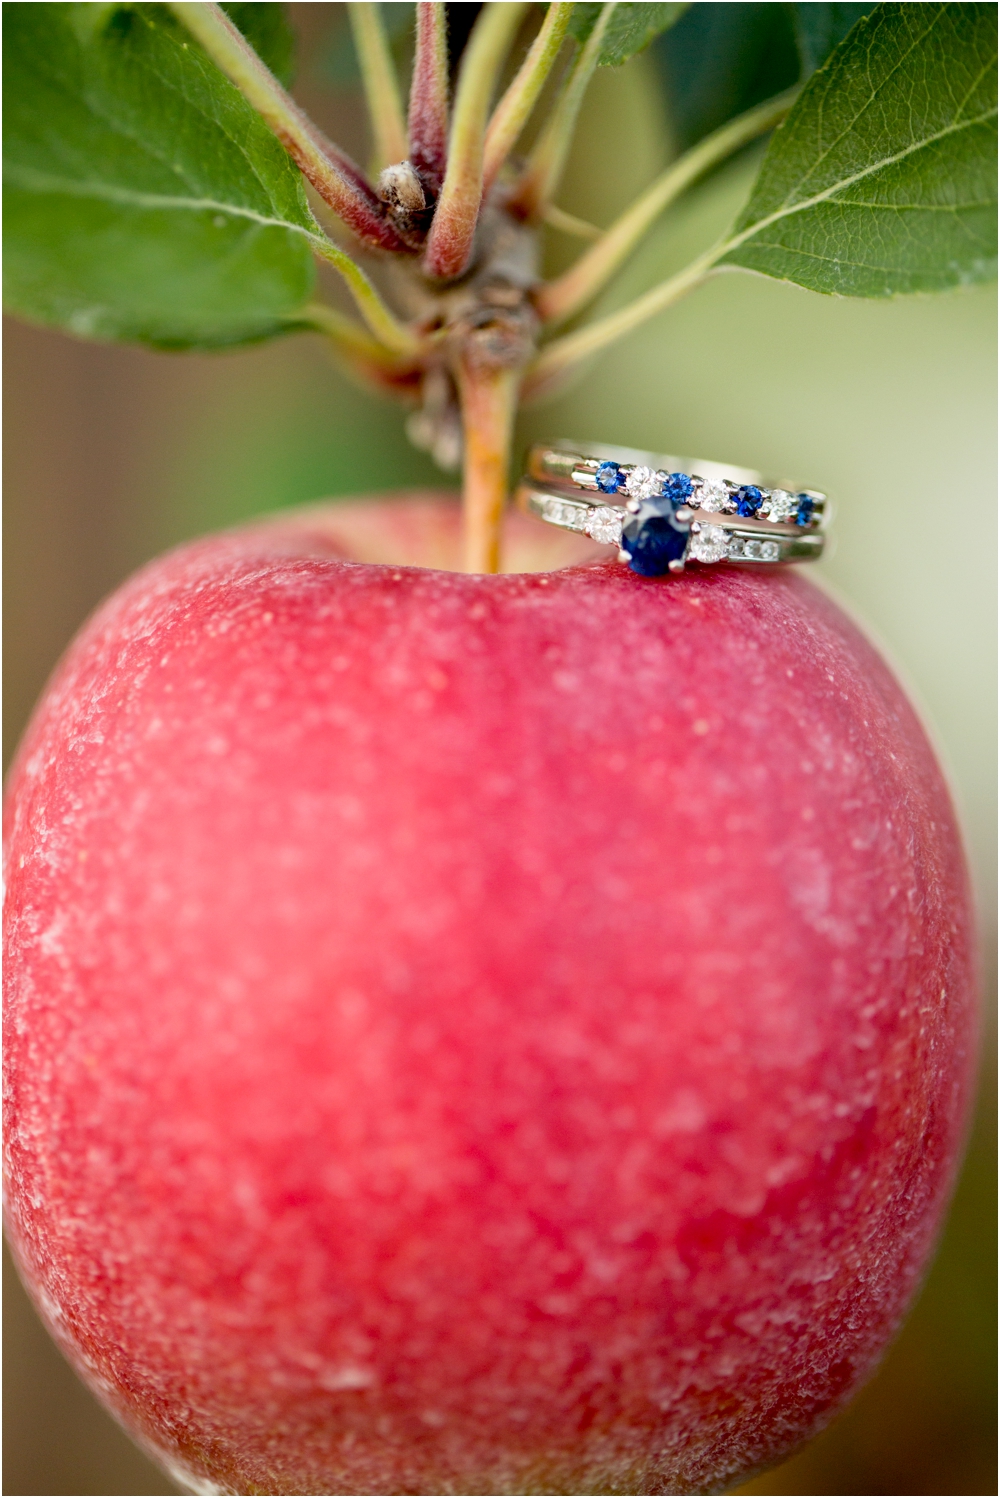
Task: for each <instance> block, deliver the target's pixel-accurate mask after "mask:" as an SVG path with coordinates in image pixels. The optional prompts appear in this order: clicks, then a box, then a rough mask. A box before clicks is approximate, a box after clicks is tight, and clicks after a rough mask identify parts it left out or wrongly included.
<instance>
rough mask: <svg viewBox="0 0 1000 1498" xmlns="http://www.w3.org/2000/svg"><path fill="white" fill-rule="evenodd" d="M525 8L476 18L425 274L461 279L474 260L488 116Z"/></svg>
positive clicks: (489, 9)
mask: <svg viewBox="0 0 1000 1498" xmlns="http://www.w3.org/2000/svg"><path fill="white" fill-rule="evenodd" d="M527 8H528V7H527V5H525V4H521V3H520V0H518V3H513V4H497V3H493V4H490V5H487V6H486V7H485V8H484V9H483V10H482V11H481V12H480V14H479V17H478V19H477V20H476V24H475V26H474V27H473V29H472V35H471V37H470V38H469V41H468V44H467V46H466V49H465V54H464V56H463V58H462V66H461V70H460V72H459V77H458V88H457V90H456V93H455V110H454V114H453V117H452V122H451V134H450V136H449V138H448V170H447V172H446V173H445V179H444V185H443V187H442V188H441V196H440V198H439V199H438V206H437V212H436V213H435V215H434V222H433V223H432V225H431V231H430V234H429V235H428V237H427V256H426V260H425V265H426V268H427V273H428V275H431V276H436V277H438V278H440V279H441V280H450V279H453V278H454V277H456V276H460V275H461V274H462V272H463V271H464V270H465V269H466V267H467V265H468V263H469V260H470V258H471V256H472V245H473V240H474V238H475V233H476V224H477V223H478V220H479V208H480V204H481V203H482V198H483V146H484V135H485V131H486V112H487V110H488V109H489V107H490V100H491V99H492V97H493V90H494V88H495V87H496V81H497V76H498V74H499V72H500V69H501V67H502V66H503V61H504V58H505V57H506V55H507V49H508V47H509V46H510V44H511V41H512V40H513V38H514V35H515V33H516V31H517V28H518V26H520V24H521V20H522V17H523V15H524V12H525V11H526V10H527Z"/></svg>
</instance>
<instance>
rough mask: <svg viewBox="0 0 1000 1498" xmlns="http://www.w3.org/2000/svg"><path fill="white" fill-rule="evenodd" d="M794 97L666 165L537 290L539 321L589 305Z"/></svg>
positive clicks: (778, 100) (560, 318)
mask: <svg viewBox="0 0 1000 1498" xmlns="http://www.w3.org/2000/svg"><path fill="white" fill-rule="evenodd" d="M798 93H799V89H798V86H796V87H795V88H791V89H788V90H787V92H785V93H783V94H778V95H776V97H775V98H773V99H767V100H765V102H764V103H763V104H758V105H757V106H756V107H755V108H754V109H748V110H747V111H746V113H745V114H741V115H740V116H739V117H738V118H737V119H735V120H730V121H729V122H728V123H727V124H725V125H723V126H722V127H721V128H720V129H718V130H715V131H713V132H712V134H711V135H708V136H706V137H705V139H704V140H702V141H699V143H698V144H697V145H696V146H693V147H692V149H691V150H690V151H687V152H685V154H684V155H683V156H681V157H680V158H679V160H677V161H675V162H674V163H673V164H672V165H671V166H668V167H667V169H666V171H665V172H663V173H662V174H661V175H660V176H659V177H658V178H657V179H656V181H655V182H653V183H652V184H651V186H650V187H648V188H647V189H646V191H645V192H644V193H642V195H641V196H640V197H639V198H637V199H636V201H635V202H634V203H633V204H632V206H631V208H628V209H626V211H625V212H624V213H623V214H622V215H621V217H620V218H619V219H618V220H617V221H616V222H615V223H614V224H612V225H611V228H610V229H608V230H607V231H606V232H605V233H604V234H603V235H602V236H601V238H600V239H599V240H598V241H597V243H596V244H595V245H594V246H593V247H592V248H591V249H589V250H587V251H586V253H585V254H584V255H582V256H581V257H580V259H579V260H578V261H577V262H576V264H575V265H573V266H571V267H570V269H569V270H568V271H566V272H565V274H563V275H561V276H559V277H558V279H557V280H555V281H550V282H549V283H548V284H547V285H545V286H542V287H541V288H540V289H539V291H538V293H537V296H536V298H535V306H536V308H537V311H538V315H539V316H540V317H541V319H542V321H543V322H548V323H558V322H565V321H566V319H567V318H569V317H572V316H573V315H574V313H576V312H579V311H580V309H581V308H582V307H585V306H586V304H587V303H588V302H590V301H592V300H593V298H594V297H595V296H596V295H597V294H598V292H599V291H601V290H602V289H603V288H604V287H605V286H606V285H607V283H608V281H610V279H611V277H612V276H613V275H614V273H615V271H616V270H617V269H618V267H619V266H620V265H621V264H622V262H623V261H624V260H625V259H627V257H628V256H629V255H630V254H631V253H632V251H633V250H634V249H635V247H636V245H637V244H638V242H639V240H640V239H641V238H642V236H643V235H644V234H645V233H646V231H647V230H648V229H649V228H650V226H651V225H652V224H653V223H654V221H655V220H656V219H657V218H658V217H659V215H660V214H661V213H662V212H663V210H664V209H665V208H666V207H667V206H668V204H670V203H672V202H674V201H675V199H676V198H678V197H680V195H681V193H682V192H685V191H686V189H687V188H688V187H690V186H691V184H692V183H693V182H695V181H696V180H697V179H698V178H699V177H700V176H702V175H703V174H704V173H705V172H706V171H708V170H709V169H710V168H711V167H713V166H715V165H717V164H718V163H719V162H720V161H724V160H725V159H726V157H727V156H731V155H732V154H733V153H734V152H735V151H738V150H740V149H741V147H743V146H745V145H747V144H748V143H749V142H750V141H752V140H754V139H756V137H757V136H758V135H763V134H764V133H765V132H766V131H768V130H773V128H774V126H775V125H777V124H778V123H779V121H781V120H782V119H784V117H785V115H786V114H787V113H788V111H789V110H790V109H791V107H792V105H793V104H794V102H795V99H796V98H797V96H798Z"/></svg>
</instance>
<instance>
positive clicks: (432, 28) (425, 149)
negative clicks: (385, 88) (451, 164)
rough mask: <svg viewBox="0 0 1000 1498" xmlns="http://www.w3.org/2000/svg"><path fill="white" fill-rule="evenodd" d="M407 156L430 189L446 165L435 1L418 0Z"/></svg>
mask: <svg viewBox="0 0 1000 1498" xmlns="http://www.w3.org/2000/svg"><path fill="white" fill-rule="evenodd" d="M409 131H410V149H409V159H410V161H411V162H412V163H413V165H414V167H415V168H416V170H417V171H418V172H419V174H420V176H421V177H422V178H423V180H424V181H425V182H426V183H427V185H428V187H430V189H431V191H432V192H435V193H437V192H440V190H441V183H442V182H443V181H444V174H445V170H446V168H447V165H448V37H447V33H446V30H445V9H444V5H443V4H441V3H439V0H418V4H417V50H416V56H415V57H414V60H413V80H412V82H411V84H410V115H409Z"/></svg>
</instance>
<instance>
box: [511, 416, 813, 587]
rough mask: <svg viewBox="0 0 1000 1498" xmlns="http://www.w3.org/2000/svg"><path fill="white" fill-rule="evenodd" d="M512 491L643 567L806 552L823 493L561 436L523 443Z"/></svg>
mask: <svg viewBox="0 0 1000 1498" xmlns="http://www.w3.org/2000/svg"><path fill="white" fill-rule="evenodd" d="M654 465H655V466H654ZM618 495H621V496H622V497H623V501H624V502H623V503H618V504H615V503H610V502H609V501H610V500H611V499H612V497H613V496H615V497H617V496H618ZM516 497H517V500H518V502H519V503H520V505H521V506H522V508H523V509H525V510H527V511H528V513H529V514H533V515H536V516H537V517H538V518H539V519H540V520H544V521H546V523H547V524H549V525H556V526H559V527H561V528H562V529H563V530H570V531H578V532H582V533H583V534H584V535H587V536H590V537H591V539H592V540H594V541H598V542H601V543H603V544H605V545H610V546H617V547H618V548H619V550H618V556H619V560H620V561H623V562H627V563H628V565H629V566H630V567H631V568H632V570H633V571H634V572H638V573H640V574H642V575H643V576H644V577H659V576H661V575H662V574H664V573H666V572H682V571H683V570H684V564H685V563H686V562H689V561H693V562H701V563H705V564H710V563H716V562H737V563H753V564H759V563H764V564H765V565H767V564H771V565H773V564H775V563H778V562H806V561H815V560H816V559H817V558H818V557H820V556H821V555H822V553H823V546H824V537H823V532H822V527H823V525H824V523H825V522H826V520H827V518H828V514H829V507H828V503H827V498H826V495H825V494H821V493H820V492H819V491H818V490H814V489H804V490H798V491H793V490H790V489H784V488H781V487H776V488H768V487H767V486H766V485H765V484H764V483H763V480H762V479H761V476H760V474H758V473H756V472H754V471H753V470H752V469H746V468H732V467H730V466H728V465H723V464H719V463H711V462H705V461H700V460H699V461H695V460H690V459H685V458H675V457H668V456H666V455H664V454H659V453H643V452H635V451H633V450H632V449H630V448H609V447H604V446H596V445H589V446H588V447H587V449H586V450H585V451H584V450H583V449H582V446H581V445H580V444H576V443H570V442H566V443H559V444H557V445H555V446H545V445H540V446H537V447H533V448H532V449H531V452H530V454H529V456H528V475H527V476H526V477H525V479H523V480H522V482H521V485H520V487H519V489H518V491H517V496H516ZM709 517H711V518H709Z"/></svg>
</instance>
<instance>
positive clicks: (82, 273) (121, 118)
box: [4, 4, 319, 348]
mask: <svg viewBox="0 0 1000 1498" xmlns="http://www.w3.org/2000/svg"><path fill="white" fill-rule="evenodd" d="M4 20H5V23H6V24H5V26H4V76H5V82H6V90H5V98H4V114H5V129H4V153H5V161H4V179H5V181H4V200H5V203H4V206H5V215H6V224H5V230H6V234H5V250H6V254H5V257H4V281H5V286H4V296H5V302H6V304H7V306H8V307H9V308H10V310H11V311H13V312H17V313H20V314H21V315H23V316H25V317H28V318H31V319H33V320H35V321H38V322H43V323H49V324H52V325H54V326H57V327H62V328H65V329H67V330H69V331H70V332H73V333H76V334H78V335H80V336H82V337H89V338H99V339H114V338H117V339H123V340H127V341H132V342H141V343H150V344H155V345H158V346H161V347H168V348H185V347H202V348H210V347H219V346H223V345H227V344H234V343H243V342H248V341H250V340H254V339H260V338H266V337H269V336H272V335H274V334H276V333H279V332H283V331H285V330H286V329H287V328H288V326H289V324H290V319H294V316H295V313H296V311H297V310H298V309H299V308H301V307H302V305H303V304H304V303H305V302H306V301H308V299H309V297H310V294H311V291H312V286H313V280H314V273H315V272H314V265H313V260H312V254H311V249H310V242H311V241H312V242H315V241H316V239H317V238H318V234H319V230H318V226H317V225H316V223H315V220H314V219H313V217H312V214H311V213H310V211H309V208H308V205H307V203H306V199H305V194H304V190H303V186H302V179H301V177H300V175H299V173H298V171H297V170H296V168H295V167H294V166H293V165H292V163H291V162H290V160H289V158H288V156H287V155H286V153H285V151H284V150H283V149H282V147H281V146H280V145H279V144H278V142H277V141H276V140H275V138H274V137H273V136H272V135H271V133H270V131H269V130H268V129H267V127H266V126H265V125H264V124H263V122H262V121H261V120H260V119H259V117H258V116H257V114H256V113H255V112H254V110H253V109H251V107H250V105H249V104H247V103H246V101H245V100H244V99H243V97H242V95H241V94H240V93H239V92H238V91H237V90H236V89H235V88H234V87H233V86H232V84H230V83H229V82H228V80H227V79H226V78H224V77H223V75H222V74H221V73H220V72H219V70H218V68H217V67H216V66H215V64H214V63H212V62H210V60H209V59H208V58H207V57H206V55H205V54H204V52H202V50H201V48H200V47H198V46H197V44H196V43H194V42H193V41H191V40H190V38H189V37H188V35H187V33H186V32H183V31H182V30H181V29H180V28H179V27H178V26H177V25H176V24H175V23H174V22H173V21H172V20H171V18H170V16H169V14H168V13H167V12H166V10H165V8H164V7H161V6H158V5H148V6H147V5H140V6H132V7H117V6H99V5H66V4H51V5H35V4H9V5H8V6H7V7H6V10H5V16H4Z"/></svg>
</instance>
